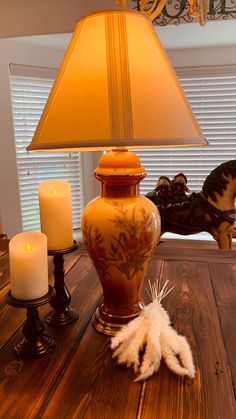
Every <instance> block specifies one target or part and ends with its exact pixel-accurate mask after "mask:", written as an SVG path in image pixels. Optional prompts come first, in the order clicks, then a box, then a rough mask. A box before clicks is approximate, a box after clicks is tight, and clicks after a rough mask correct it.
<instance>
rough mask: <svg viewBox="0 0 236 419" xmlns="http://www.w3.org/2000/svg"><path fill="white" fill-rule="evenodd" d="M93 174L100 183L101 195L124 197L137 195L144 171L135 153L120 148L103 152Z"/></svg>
mask: <svg viewBox="0 0 236 419" xmlns="http://www.w3.org/2000/svg"><path fill="white" fill-rule="evenodd" d="M94 174H95V177H96V179H98V180H99V181H100V182H101V183H102V196H103V197H110V198H122V197H123V198H126V197H135V196H138V195H139V182H140V181H141V180H142V179H143V178H144V177H145V176H146V171H145V169H144V168H143V167H142V166H141V163H140V159H139V157H138V156H137V154H136V153H134V152H130V151H128V150H126V149H124V148H121V149H115V150H112V151H110V152H109V153H106V154H104V155H103V156H102V157H101V159H100V161H99V167H98V168H97V169H96V170H95V172H94Z"/></svg>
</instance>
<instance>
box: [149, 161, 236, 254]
mask: <svg viewBox="0 0 236 419" xmlns="http://www.w3.org/2000/svg"><path fill="white" fill-rule="evenodd" d="M187 192H189V189H188V188H187V178H186V176H185V175H184V174H183V173H179V174H178V175H176V176H175V177H174V179H173V180H172V181H171V180H170V179H169V178H168V177H166V176H161V177H160V178H159V181H158V184H157V187H156V188H155V189H154V190H153V191H151V192H149V193H148V194H147V195H146V197H147V198H149V199H150V200H151V201H152V202H154V204H155V205H156V206H157V207H158V209H159V212H160V215H161V234H164V233H166V232H171V233H176V234H183V235H188V234H195V233H200V232H202V231H206V232H208V233H210V234H211V235H212V236H213V238H214V239H215V240H216V241H217V243H218V246H219V248H220V249H231V247H232V238H236V228H235V226H234V223H235V213H236V211H235V197H236V160H230V161H227V162H225V163H222V164H221V165H220V166H218V167H217V168H216V169H214V170H213V171H212V172H211V173H210V174H209V175H208V176H207V178H206V180H205V182H204V184H203V186H202V190H201V191H200V192H192V193H190V194H187Z"/></svg>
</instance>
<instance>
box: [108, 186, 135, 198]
mask: <svg viewBox="0 0 236 419" xmlns="http://www.w3.org/2000/svg"><path fill="white" fill-rule="evenodd" d="M101 195H102V197H104V198H105V197H106V198H131V197H135V196H138V195H139V185H137V184H135V185H134V184H132V185H130V184H128V185H122V184H121V185H117V184H116V185H114V184H107V183H104V182H102V194H101Z"/></svg>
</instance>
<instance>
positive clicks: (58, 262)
mask: <svg viewBox="0 0 236 419" xmlns="http://www.w3.org/2000/svg"><path fill="white" fill-rule="evenodd" d="M78 247H79V246H78V244H77V243H76V242H75V241H74V244H73V246H71V247H69V248H67V249H62V250H49V251H48V254H49V255H51V256H53V262H54V289H55V291H56V295H55V297H54V298H53V299H52V301H51V302H50V305H51V307H52V308H53V310H52V311H50V313H48V314H47V316H46V317H45V322H46V323H47V324H48V325H50V326H67V325H69V324H71V323H74V322H75V321H76V320H77V319H78V317H79V315H78V313H77V311H76V310H74V309H73V308H70V307H69V304H70V301H71V296H70V293H69V291H68V289H67V288H66V285H65V281H64V278H65V272H64V255H65V254H67V253H72V252H74V251H75V250H76V249H78Z"/></svg>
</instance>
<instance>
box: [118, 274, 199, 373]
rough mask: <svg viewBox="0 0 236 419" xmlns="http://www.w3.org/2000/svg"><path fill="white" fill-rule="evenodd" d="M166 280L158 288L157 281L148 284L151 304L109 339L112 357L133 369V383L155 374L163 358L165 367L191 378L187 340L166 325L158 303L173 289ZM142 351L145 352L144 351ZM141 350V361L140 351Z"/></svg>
mask: <svg viewBox="0 0 236 419" xmlns="http://www.w3.org/2000/svg"><path fill="white" fill-rule="evenodd" d="M167 284H168V281H166V282H165V284H164V285H163V287H162V288H161V289H160V283H159V280H158V279H157V281H156V283H155V284H151V282H150V281H149V288H150V290H149V291H148V294H149V296H150V298H151V301H152V302H151V303H150V304H149V305H147V306H146V307H145V308H144V309H143V311H142V312H141V314H140V315H139V317H137V318H136V319H134V320H132V321H131V322H130V323H128V324H127V325H126V326H124V327H123V328H122V329H121V330H120V331H119V332H118V333H117V334H116V336H114V337H113V338H112V339H111V349H112V350H114V353H113V357H116V358H117V361H118V363H119V364H126V366H127V367H133V368H134V371H135V372H138V371H139V376H138V377H137V378H136V380H135V381H142V380H146V379H147V378H149V377H151V376H152V375H153V374H154V372H157V371H158V370H159V367H160V362H161V359H162V358H163V359H164V361H165V362H166V365H167V366H168V367H169V368H170V370H171V371H173V372H174V373H176V374H179V375H182V376H184V375H186V376H189V377H191V378H194V376H195V368H194V363H193V358H192V352H191V349H190V346H189V344H188V342H187V339H186V338H185V337H184V336H180V335H179V334H178V333H177V332H176V331H175V330H174V329H173V328H172V327H171V325H170V319H169V316H168V313H167V311H166V310H165V309H164V308H163V306H162V304H161V301H162V300H163V298H165V297H166V296H167V294H169V292H170V291H171V290H172V289H173V287H172V288H171V289H168V288H167ZM144 348H145V349H144ZM143 349H144V355H143V357H142V360H141V358H140V352H141V351H142V350H143Z"/></svg>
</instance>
